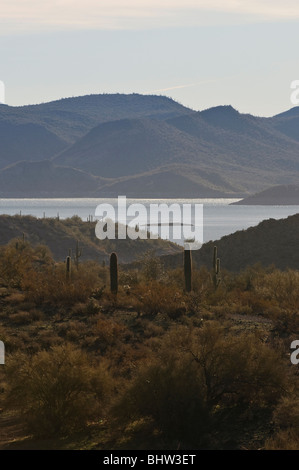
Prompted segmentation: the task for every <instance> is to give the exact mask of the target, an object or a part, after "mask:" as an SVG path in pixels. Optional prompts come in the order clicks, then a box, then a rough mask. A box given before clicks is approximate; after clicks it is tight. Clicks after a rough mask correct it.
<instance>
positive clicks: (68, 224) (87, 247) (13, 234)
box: [0, 215, 181, 263]
mask: <svg viewBox="0 0 299 470" xmlns="http://www.w3.org/2000/svg"><path fill="white" fill-rule="evenodd" d="M95 225H96V223H95V222H83V221H82V220H81V219H80V218H79V217H77V216H74V217H72V218H69V219H64V220H62V219H61V220H58V219H54V218H44V219H38V218H36V217H32V216H19V215H15V216H9V215H0V233H1V239H0V244H1V245H6V244H7V243H8V242H10V241H11V240H12V239H14V238H20V239H21V240H22V239H23V234H24V238H25V240H26V241H29V242H30V243H32V244H33V245H34V246H36V245H40V244H42V245H46V246H48V247H49V249H50V250H51V252H52V254H53V257H54V259H55V260H57V261H63V260H65V258H66V256H67V255H68V253H69V250H72V254H74V253H75V249H76V243H77V241H78V242H79V247H80V249H81V251H82V256H81V258H80V261H86V260H97V261H105V262H109V257H110V254H111V253H112V252H113V251H116V252H117V255H118V259H119V262H120V263H129V262H131V261H133V260H136V259H138V257H140V256H143V255H144V254H145V253H146V252H147V251H148V250H152V251H153V253H155V254H156V255H157V256H161V255H163V254H166V253H176V252H178V251H181V248H180V247H179V246H178V245H176V244H174V243H171V242H169V241H165V240H130V239H128V240H98V239H97V238H96V236H95Z"/></svg>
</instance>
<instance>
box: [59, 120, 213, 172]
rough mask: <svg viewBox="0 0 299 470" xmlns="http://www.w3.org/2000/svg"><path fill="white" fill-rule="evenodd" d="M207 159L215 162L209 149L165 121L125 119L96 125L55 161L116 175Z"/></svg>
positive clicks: (205, 163) (206, 160) (203, 162)
mask: <svg viewBox="0 0 299 470" xmlns="http://www.w3.org/2000/svg"><path fill="white" fill-rule="evenodd" d="M213 157H214V158H213ZM209 159H212V160H213V161H214V162H215V163H216V159H215V155H213V151H211V149H209V151H208V150H207V149H205V148H204V146H203V145H202V144H201V142H200V141H199V140H198V139H194V138H193V137H192V136H190V135H188V134H186V133H185V132H181V131H180V130H178V129H176V128H175V127H173V126H171V125H169V124H167V123H165V122H159V121H156V120H150V119H124V120H120V121H112V122H107V123H104V124H101V125H99V126H97V127H96V128H94V129H92V130H91V131H90V132H89V133H88V134H86V135H85V136H84V137H83V138H82V139H80V140H79V141H78V142H76V143H75V144H74V145H73V146H72V147H70V148H69V149H67V150H66V151H64V152H62V154H60V155H59V156H57V157H56V158H55V159H54V161H55V163H57V164H59V165H67V166H73V167H75V168H80V169H82V170H84V171H88V172H90V173H92V174H95V175H99V176H104V177H109V178H115V177H119V176H129V175H134V174H138V173H141V172H142V173H143V172H145V171H148V170H153V169H156V168H159V167H161V166H162V167H163V166H165V165H171V164H173V163H179V164H181V165H183V164H193V165H194V164H198V165H199V164H201V165H202V166H206V165H207V162H208V161H209Z"/></svg>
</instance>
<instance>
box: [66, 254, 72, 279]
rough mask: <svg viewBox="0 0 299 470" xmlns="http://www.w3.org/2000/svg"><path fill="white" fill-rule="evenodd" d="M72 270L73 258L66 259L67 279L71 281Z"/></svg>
mask: <svg viewBox="0 0 299 470" xmlns="http://www.w3.org/2000/svg"><path fill="white" fill-rule="evenodd" d="M71 270H72V258H71V257H70V256H67V257H66V279H67V280H68V281H69V280H70V278H71Z"/></svg>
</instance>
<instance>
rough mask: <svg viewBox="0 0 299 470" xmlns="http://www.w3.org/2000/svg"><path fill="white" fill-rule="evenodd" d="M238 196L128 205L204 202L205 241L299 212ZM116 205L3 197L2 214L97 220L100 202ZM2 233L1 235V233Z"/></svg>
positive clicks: (292, 208)
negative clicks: (243, 202)
mask: <svg viewBox="0 0 299 470" xmlns="http://www.w3.org/2000/svg"><path fill="white" fill-rule="evenodd" d="M235 201H238V199H178V200H174V199H159V200H157V199H129V198H128V199H127V204H128V205H129V204H131V203H133V202H134V203H136V202H138V203H142V204H144V205H145V206H146V207H148V206H149V205H150V204H154V203H156V204H157V203H161V202H164V203H169V204H171V203H174V202H178V203H180V204H183V203H185V204H187V203H189V204H203V241H204V242H207V241H209V240H218V239H219V238H221V237H222V236H224V235H229V234H231V233H233V232H236V231H237V230H243V229H247V228H248V227H252V226H255V225H257V224H258V223H259V222H261V221H262V220H265V219H270V218H272V219H283V218H286V217H288V216H289V215H293V214H297V213H299V206H238V205H230V204H231V203H232V202H235ZM101 203H110V204H112V205H113V206H116V205H117V199H91V198H90V199H0V214H8V215H15V214H20V213H21V215H33V216H36V217H39V218H42V217H44V216H45V217H57V214H59V217H60V218H61V219H64V218H67V217H72V216H73V215H78V216H79V217H81V218H82V220H87V218H88V217H89V216H92V217H93V220H95V210H96V207H97V206H98V204H101ZM0 236H1V234H0Z"/></svg>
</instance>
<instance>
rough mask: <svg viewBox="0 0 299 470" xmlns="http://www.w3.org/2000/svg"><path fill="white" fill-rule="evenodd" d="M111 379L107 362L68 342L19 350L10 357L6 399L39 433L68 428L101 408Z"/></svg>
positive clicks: (82, 422) (81, 423) (72, 428)
mask: <svg viewBox="0 0 299 470" xmlns="http://www.w3.org/2000/svg"><path fill="white" fill-rule="evenodd" d="M109 380H110V379H109V376H108V373H107V371H106V369H105V368H104V367H101V366H99V365H98V366H97V367H95V366H94V365H92V364H91V363H90V358H88V356H87V355H86V354H85V353H84V352H83V351H82V350H80V349H77V348H75V347H73V346H71V345H69V344H66V345H64V346H54V347H53V348H52V349H50V350H49V351H40V352H38V353H37V354H35V355H33V356H26V355H25V354H15V355H14V356H12V357H10V358H9V360H8V361H7V382H8V384H9V391H8V395H7V405H8V406H10V407H12V408H16V409H18V410H19V411H20V412H21V414H22V415H23V417H24V420H25V422H26V423H27V425H28V429H29V431H30V432H32V433H34V434H35V435H38V436H39V437H41V436H55V435H61V434H66V433H68V432H71V431H75V430H78V429H80V428H82V427H84V426H85V425H86V423H87V420H88V419H89V418H91V417H94V418H95V416H97V413H99V412H101V410H100V409H99V403H100V402H101V400H102V399H103V398H104V397H105V394H106V392H107V389H108V387H109Z"/></svg>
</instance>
